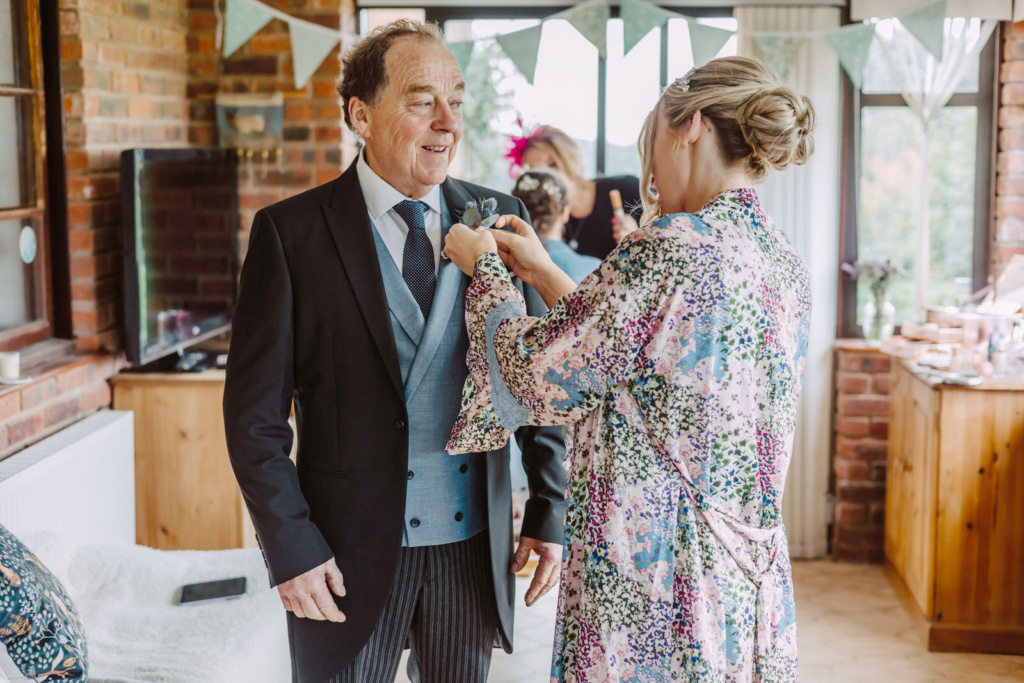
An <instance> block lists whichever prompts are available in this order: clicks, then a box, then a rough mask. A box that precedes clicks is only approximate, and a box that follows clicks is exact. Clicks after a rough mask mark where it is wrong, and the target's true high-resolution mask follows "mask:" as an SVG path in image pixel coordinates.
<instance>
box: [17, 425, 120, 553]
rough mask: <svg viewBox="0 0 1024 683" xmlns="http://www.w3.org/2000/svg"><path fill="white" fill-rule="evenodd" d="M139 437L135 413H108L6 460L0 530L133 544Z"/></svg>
mask: <svg viewBox="0 0 1024 683" xmlns="http://www.w3.org/2000/svg"><path fill="white" fill-rule="evenodd" d="M134 431H135V430H134V416H133V415H132V413H129V412H124V411H114V410H104V411H100V412H98V413H96V414H94V415H90V416H89V417H87V418H85V419H83V420H80V421H79V422H76V423H75V424H73V425H71V426H69V427H66V428H65V429H62V430H61V431H59V432H57V433H56V434H54V435H52V436H50V437H48V438H46V439H43V440H42V441H40V442H39V443H37V444H34V445H32V446H29V447H28V448H26V449H25V450H23V451H20V452H18V453H15V454H14V455H12V456H11V457H9V458H7V459H5V460H3V461H0V524H3V525H4V526H5V527H7V528H8V529H9V530H10V531H11V532H12V533H14V534H15V535H23V534H29V533H34V532H38V531H54V532H57V533H61V534H67V535H70V536H72V537H74V538H75V539H78V540H79V541H81V542H98V543H131V544H134V543H135V436H134Z"/></svg>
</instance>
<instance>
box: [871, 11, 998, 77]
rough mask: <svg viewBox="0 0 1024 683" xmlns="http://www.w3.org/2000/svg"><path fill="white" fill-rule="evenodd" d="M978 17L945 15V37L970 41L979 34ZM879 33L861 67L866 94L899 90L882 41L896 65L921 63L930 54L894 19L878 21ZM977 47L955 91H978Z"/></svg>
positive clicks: (973, 41)
mask: <svg viewBox="0 0 1024 683" xmlns="http://www.w3.org/2000/svg"><path fill="white" fill-rule="evenodd" d="M981 24H982V21H981V19H946V23H945V31H946V40H947V41H963V43H964V45H973V44H974V43H975V42H977V41H978V40H979V38H980V36H981ZM877 31H878V37H877V38H876V39H875V40H874V41H873V42H872V43H871V47H870V48H869V50H868V60H867V64H866V65H865V67H864V82H863V85H864V87H863V92H864V93H865V94H868V95H889V94H895V95H898V94H900V81H899V78H897V77H896V76H894V75H893V67H892V66H890V64H889V61H888V60H887V59H886V53H885V51H884V50H883V48H882V44H883V43H884V44H885V45H887V46H888V48H887V49H888V50H889V54H890V57H891V58H892V60H893V63H894V64H896V65H897V68H902V67H901V66H900V65H903V64H911V65H923V64H926V63H927V62H928V61H930V60H929V59H928V56H929V55H930V54H931V53H929V52H928V51H927V50H925V49H924V47H923V46H922V45H921V44H920V43H919V42H918V41H917V39H915V38H914V37H913V36H912V35H911V34H910V33H909V32H908V31H907V30H906V29H905V28H903V26H902V25H901V24H900V23H899V22H898V21H897V20H895V19H886V20H885V21H880V22H878V28H877ZM977 53H980V50H977V51H976V54H974V55H973V56H971V57H970V58H969V64H968V65H967V66H966V67H965V69H966V70H965V71H964V76H963V78H962V79H961V80H960V83H959V85H957V87H956V89H955V90H954V92H958V93H975V92H978V80H979V77H980V69H981V57H980V54H977Z"/></svg>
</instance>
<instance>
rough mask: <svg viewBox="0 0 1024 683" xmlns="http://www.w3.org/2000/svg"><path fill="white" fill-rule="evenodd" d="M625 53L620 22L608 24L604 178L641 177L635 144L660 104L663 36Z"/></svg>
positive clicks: (655, 33)
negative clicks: (607, 176)
mask: <svg viewBox="0 0 1024 683" xmlns="http://www.w3.org/2000/svg"><path fill="white" fill-rule="evenodd" d="M622 50H623V24H622V20H621V19H612V20H611V21H610V22H608V70H607V74H608V90H607V92H608V98H607V109H606V113H605V115H606V118H605V126H606V137H607V147H606V148H605V163H604V168H605V175H609V176H612V175H625V174H627V173H628V174H630V175H635V176H639V175H640V154H639V152H638V151H637V147H636V142H637V138H638V137H639V136H640V127H641V126H642V125H643V123H644V118H646V116H647V113H648V112H649V111H650V110H651V109H652V108H653V107H654V105H655V104H656V103H657V102H658V94H659V92H660V78H659V76H660V73H661V35H660V31H651V32H650V33H648V34H647V35H646V36H645V37H644V39H643V40H641V41H640V42H639V43H637V44H636V45H635V46H634V47H633V49H632V50H630V51H629V54H628V55H623V54H622Z"/></svg>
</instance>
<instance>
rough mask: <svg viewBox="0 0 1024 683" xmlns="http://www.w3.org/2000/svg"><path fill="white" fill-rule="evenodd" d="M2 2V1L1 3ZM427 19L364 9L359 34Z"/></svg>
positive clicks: (415, 12)
mask: <svg viewBox="0 0 1024 683" xmlns="http://www.w3.org/2000/svg"><path fill="white" fill-rule="evenodd" d="M2 1H3V0H0V2H2ZM426 18H427V12H426V10H424V9H423V8H401V9H392V8H390V7H389V8H387V9H364V10H362V11H361V12H360V13H359V33H360V34H361V35H364V36H365V35H366V34H368V33H369V32H370V31H372V30H373V29H375V28H377V27H378V26H384V25H385V24H390V23H391V22H392V21H395V20H396V19H412V20H413V21H425V20H426Z"/></svg>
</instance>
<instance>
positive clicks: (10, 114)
mask: <svg viewBox="0 0 1024 683" xmlns="http://www.w3.org/2000/svg"><path fill="white" fill-rule="evenodd" d="M31 106H32V100H31V98H29V97H27V96H17V97H10V96H7V97H4V96H0V208H12V207H16V206H26V205H28V204H29V203H31V202H30V189H31V187H32V178H33V176H34V175H35V174H34V168H33V166H34V161H35V159H34V157H33V156H31V151H32V150H31V147H30V145H31V140H32V126H31V125H30V124H31V120H32V119H31V112H32V109H31Z"/></svg>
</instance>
